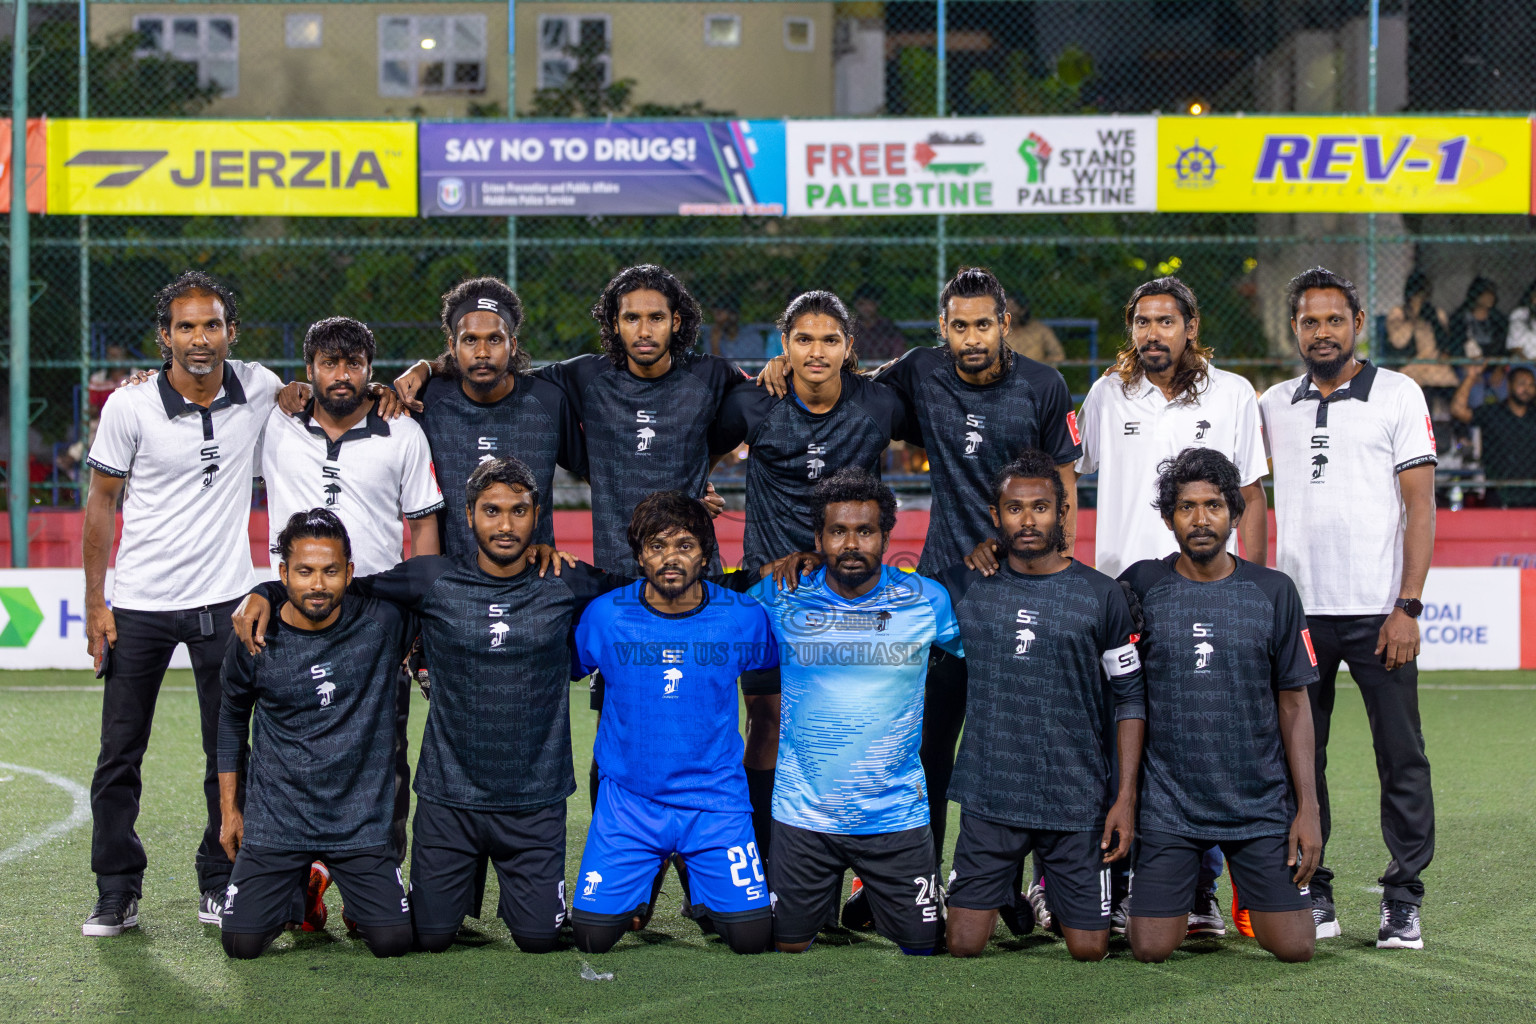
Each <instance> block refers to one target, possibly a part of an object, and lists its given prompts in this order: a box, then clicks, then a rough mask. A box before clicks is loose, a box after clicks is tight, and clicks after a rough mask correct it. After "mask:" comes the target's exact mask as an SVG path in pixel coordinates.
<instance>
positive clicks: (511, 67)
mask: <svg viewBox="0 0 1536 1024" xmlns="http://www.w3.org/2000/svg"><path fill="white" fill-rule="evenodd" d="M516 117H517V0H507V120H509V121H511V120H514V119H515V118H516ZM507 287H508V288H511V289H512V290H513V291H514V292H515V291H517V215H516V214H508V216H507Z"/></svg>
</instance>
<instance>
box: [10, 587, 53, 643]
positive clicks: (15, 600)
mask: <svg viewBox="0 0 1536 1024" xmlns="http://www.w3.org/2000/svg"><path fill="white" fill-rule="evenodd" d="M0 606H3V607H4V608H5V613H6V614H7V615H9V616H10V617H11V621H10V622H7V623H6V624H5V629H3V630H0V647H25V646H27V644H28V643H30V642H31V640H32V635H33V634H34V633H36V632H37V627H39V626H41V625H42V624H43V610H42V609H41V608H39V607H38V606H37V602H36V601H35V600H33V598H32V591H30V590H28V589H27V588H26V587H0Z"/></svg>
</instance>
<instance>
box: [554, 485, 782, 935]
mask: <svg viewBox="0 0 1536 1024" xmlns="http://www.w3.org/2000/svg"><path fill="white" fill-rule="evenodd" d="M629 546H630V549H631V550H632V551H633V552H634V555H635V561H636V562H638V563H639V565H640V568H641V570H642V571H643V572H644V573H645V579H643V580H638V581H636V582H634V583H632V584H630V585H629V586H627V587H625V588H624V589H622V590H617V591H614V592H612V593H609V594H606V595H604V596H603V597H601V598H598V599H597V600H596V601H594V602H593V603H592V604H591V605H590V606H588V608H587V610H586V612H585V613H584V614H583V615H582V617H581V623H580V625H578V626H577V629H576V655H577V658H578V660H579V661H580V663H581V668H582V670H583V671H585V672H592V671H597V670H601V671H602V673H603V679H604V680H605V693H604V698H603V718H602V721H601V722H600V723H599V724H598V728H597V753H596V761H597V763H598V764H599V765H600V766H601V768H600V771H601V773H602V779H603V784H602V786H601V787H600V788H599V790H598V795H597V806H596V808H595V809H594V810H593V812H592V824H591V827H590V828H588V830H587V848H586V851H585V852H584V853H583V854H582V858H581V871H580V872H579V873H578V875H577V890H576V896H575V899H574V900H573V901H572V908H571V923H572V925H573V926H574V928H575V932H576V943H577V945H578V946H580V947H581V948H582V949H583V950H585V951H587V952H589V953H604V952H607V951H608V950H609V949H610V948H612V946H613V944H614V943H615V942H617V941H618V940H619V938H620V937H621V936H622V935H623V934H624V933H625V932H626V931H629V930H630V928H631V922H632V920H633V919H634V918H635V917H637V916H638V917H640V918H641V919H644V918H645V917H648V916H649V913H650V910H651V909H653V908H652V907H651V904H653V903H654V902H655V897H656V889H655V886H656V885H658V884H659V882H660V879H661V877H662V876H661V875H659V874H658V873H657V868H658V866H663V865H665V864H666V862H667V860H668V858H670V857H671V856H672V855H673V854H676V855H677V856H678V857H680V858H681V859H682V863H683V867H684V869H685V870H686V871H687V873H688V881H687V892H688V895H689V897H690V899H691V900H692V902H693V906H692V907H691V908H690V909H691V910H692V916H693V917H694V918H695V919H698V918H700V917H703V916H706V915H707V916H708V918H709V920H710V921H712V922H713V924H714V927H715V928H716V930H718V931H719V932H720V934H721V936H722V937H723V938H724V939H725V941H726V942H727V943H728V944H729V945H730V947H731V949H733V950H735V951H736V952H738V953H763V952H766V951H767V949H768V944H769V940H770V938H771V937H772V934H773V923H772V909H771V907H770V905H769V902H768V885H767V882H766V880H765V879H764V877H763V869H762V864H761V862H760V860H759V858H758V853H757V844H756V843H755V842H754V838H753V832H752V805H751V803H750V801H749V800H748V799H747V779H746V774H745V772H744V771H743V769H742V741H741V734H740V732H739V731H738V730H737V725H736V720H737V715H736V678H737V676H739V675H741V674H742V673H743V672H749V671H753V670H757V669H769V668H772V667H774V666H775V665H777V664H778V660H779V659H778V652H777V649H776V648H775V646H774V644H773V637H772V633H771V631H770V629H769V626H768V617H767V615H765V614H764V612H763V609H762V607H761V606H760V605H758V603H757V602H756V601H754V600H752V598H750V597H746V596H744V595H742V594H737V593H733V592H731V591H729V590H725V589H722V588H721V587H717V586H715V585H714V584H712V583H708V582H705V581H703V580H701V579H700V576H701V575H702V574H703V572H704V569H705V567H706V566H707V565H709V563H710V562H711V561H712V560H713V558H714V556H715V553H716V550H717V545H716V542H715V528H714V525H713V524H712V523H711V522H710V520H709V513H708V512H707V511H705V509H704V506H703V505H702V504H700V503H699V502H697V501H695V500H694V499H692V498H690V497H688V496H687V495H686V494H684V493H682V492H681V491H660V492H657V493H655V494H652V495H650V496H649V497H647V498H645V499H644V500H643V501H641V502H640V504H639V505H638V506H636V508H635V512H634V517H633V518H632V519H631V521H630V524H629ZM751 575H752V577H753V578H756V576H757V573H755V572H754V573H752V574H751ZM770 585H771V584H770Z"/></svg>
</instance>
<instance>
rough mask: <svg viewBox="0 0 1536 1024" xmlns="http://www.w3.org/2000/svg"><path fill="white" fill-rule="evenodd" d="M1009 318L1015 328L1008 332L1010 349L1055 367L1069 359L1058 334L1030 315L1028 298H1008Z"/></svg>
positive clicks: (1021, 296) (1011, 296)
mask: <svg viewBox="0 0 1536 1024" xmlns="http://www.w3.org/2000/svg"><path fill="white" fill-rule="evenodd" d="M1008 316H1009V318H1010V319H1011V320H1012V321H1013V327H1012V328H1011V329H1010V330H1009V331H1008V334H1007V336H1006V340H1007V342H1008V347H1009V348H1011V349H1013V350H1014V351H1015V352H1017V353H1018V354H1019V355H1021V356H1023V357H1024V358H1025V359H1033V360H1035V362H1037V363H1049V364H1050V365H1052V366H1055V365H1056V364H1057V363H1059V362H1061V361H1062V360H1063V359H1065V358H1066V357H1067V354H1066V353H1065V352H1063V351H1062V348H1061V342H1060V341H1058V340H1056V332H1055V331H1053V330H1051V329H1050V327H1048V326H1046V325H1045V324H1043V323H1041V322H1040V321H1039V320H1036V319H1035V318H1034V317H1032V316H1031V315H1030V309H1029V298H1028V296H1023V295H1020V296H1014V295H1010V296H1008Z"/></svg>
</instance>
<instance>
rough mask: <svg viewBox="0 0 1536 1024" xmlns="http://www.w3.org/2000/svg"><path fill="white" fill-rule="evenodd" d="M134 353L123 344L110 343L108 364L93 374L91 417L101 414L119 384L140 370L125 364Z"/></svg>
mask: <svg viewBox="0 0 1536 1024" xmlns="http://www.w3.org/2000/svg"><path fill="white" fill-rule="evenodd" d="M133 358H134V357H133V355H132V354H131V353H130V352H129V351H128V350H127V349H126V348H124V347H123V346H122V345H108V346H107V352H106V360H107V365H105V366H99V367H97V368H96V371H95V372H94V373H92V374H91V381H90V398H91V418H92V419H95V418H96V417H98V416H100V415H101V407H102V406H104V405H106V404H107V398H108V396H110V395H111V394H112V392H114V391H116V390H117V386H118V385H119V384H121V383H122V382H123V381H124V380H125V379H127V378H128V377H132V376H133V375H134V374H136V373H138V372H139V367H137V366H125V365H123V364H125V363H127V362H128V361H129V360H131V359H133Z"/></svg>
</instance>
